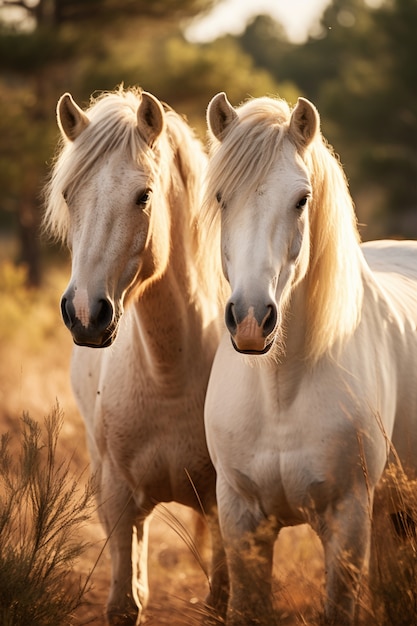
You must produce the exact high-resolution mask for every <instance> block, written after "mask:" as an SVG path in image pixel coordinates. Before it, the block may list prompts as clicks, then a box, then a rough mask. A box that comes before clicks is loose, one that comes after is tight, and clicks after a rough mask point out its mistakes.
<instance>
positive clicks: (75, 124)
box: [56, 93, 90, 141]
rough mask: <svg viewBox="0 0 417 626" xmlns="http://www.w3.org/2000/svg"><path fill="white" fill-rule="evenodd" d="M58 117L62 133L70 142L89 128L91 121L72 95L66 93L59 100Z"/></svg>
mask: <svg viewBox="0 0 417 626" xmlns="http://www.w3.org/2000/svg"><path fill="white" fill-rule="evenodd" d="M56 116H57V121H58V126H59V129H60V131H61V133H62V134H63V135H64V136H65V137H67V138H68V139H69V140H70V141H74V140H75V139H77V137H78V136H79V135H80V134H81V133H82V132H83V130H84V129H85V128H87V126H88V124H89V123H90V120H89V119H88V117H87V116H86V114H85V113H84V111H83V110H82V109H80V107H79V106H78V104H77V103H76V102H74V100H73V99H72V96H71V94H69V93H64V95H63V96H61V97H60V99H59V100H58V105H57V107H56Z"/></svg>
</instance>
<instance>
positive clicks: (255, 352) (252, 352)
mask: <svg viewBox="0 0 417 626" xmlns="http://www.w3.org/2000/svg"><path fill="white" fill-rule="evenodd" d="M230 339H231V341H232V346H233V347H234V349H235V350H236V352H239V354H247V355H250V356H260V355H262V354H267V353H268V352H269V351H270V349H271V348H272V346H273V345H274V339H271V341H269V342H268V343H267V344H266V345H265V346H264V348H262V350H250V349H246V348H245V349H240V348H238V347H237V345H236V343H235V342H234V340H233V337H232V336H231V337H230Z"/></svg>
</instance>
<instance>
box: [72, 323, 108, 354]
mask: <svg viewBox="0 0 417 626" xmlns="http://www.w3.org/2000/svg"><path fill="white" fill-rule="evenodd" d="M117 330H118V326H117V325H116V326H112V327H109V328H107V329H106V331H105V332H104V333H103V334H101V335H97V336H94V335H92V334H89V333H88V332H87V333H82V334H77V335H76V334H75V333H73V335H72V339H73V342H74V343H75V345H76V346H81V347H83V348H99V349H101V348H108V347H109V346H111V345H112V344H113V343H114V341H115V339H116V337H117Z"/></svg>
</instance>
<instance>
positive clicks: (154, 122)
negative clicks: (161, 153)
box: [136, 91, 165, 146]
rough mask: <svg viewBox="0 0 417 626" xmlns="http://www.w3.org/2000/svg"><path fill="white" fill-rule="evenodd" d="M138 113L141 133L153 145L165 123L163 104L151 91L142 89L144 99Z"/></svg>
mask: <svg viewBox="0 0 417 626" xmlns="http://www.w3.org/2000/svg"><path fill="white" fill-rule="evenodd" d="M136 115H137V121H138V131H139V134H140V135H141V137H142V139H144V140H145V141H146V143H147V144H148V145H149V146H152V144H153V143H154V142H155V140H156V139H157V138H158V137H159V135H160V134H161V133H162V131H163V129H164V125H165V117H164V109H163V108H162V104H161V103H160V102H159V100H158V99H157V98H155V96H153V95H152V94H151V93H148V92H147V91H142V100H141V103H140V105H139V108H138V110H137V114H136Z"/></svg>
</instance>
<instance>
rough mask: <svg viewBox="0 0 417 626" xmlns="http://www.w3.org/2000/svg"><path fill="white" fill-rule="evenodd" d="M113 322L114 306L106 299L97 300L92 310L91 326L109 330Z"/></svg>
mask: <svg viewBox="0 0 417 626" xmlns="http://www.w3.org/2000/svg"><path fill="white" fill-rule="evenodd" d="M112 320H113V305H112V304H111V302H110V301H109V300H107V299H106V298H102V299H100V300H97V302H96V304H95V306H94V307H93V309H92V310H91V317H90V324H92V325H94V326H96V328H107V326H109V324H110V323H111V321H112Z"/></svg>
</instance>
